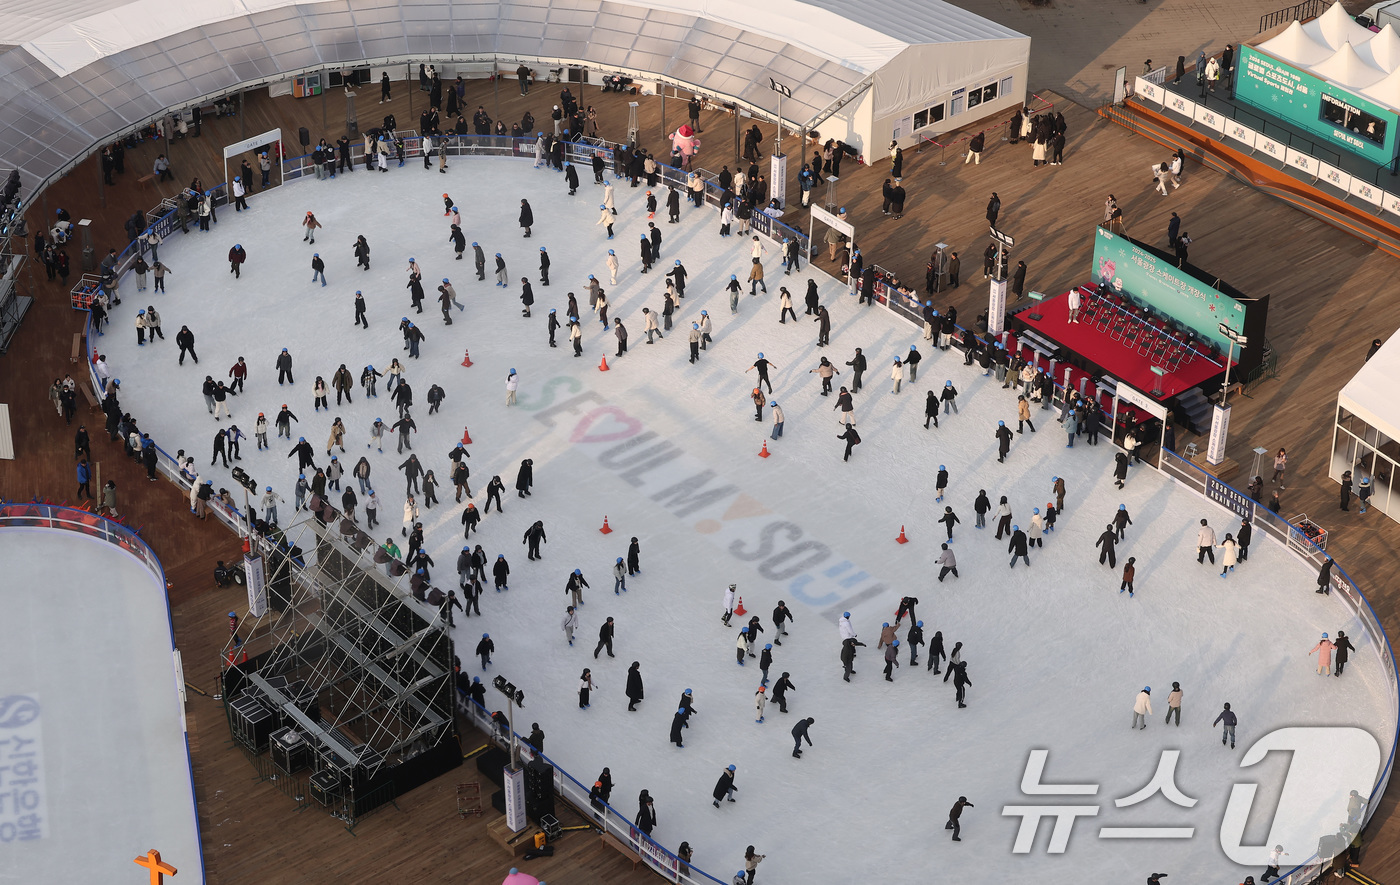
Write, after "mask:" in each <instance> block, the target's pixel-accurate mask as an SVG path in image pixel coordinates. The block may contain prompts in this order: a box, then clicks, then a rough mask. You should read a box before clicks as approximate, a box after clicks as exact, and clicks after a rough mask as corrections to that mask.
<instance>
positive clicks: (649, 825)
mask: <svg viewBox="0 0 1400 885" xmlns="http://www.w3.org/2000/svg"><path fill="white" fill-rule="evenodd" d="M640 804H641V807H640V808H638V809H637V819H636V820H634V821H633V822H632V823H634V824H636V826H637V829H639V830H641V831H642V832H643V833H646V834H647V835H648V836H650V835H651V831H652V830H653V829H655V828H656V809H655V808H653V807H652V801H651V797H650V796H647V797H646V798H644V799H642V800H640Z"/></svg>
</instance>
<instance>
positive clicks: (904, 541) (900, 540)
mask: <svg viewBox="0 0 1400 885" xmlns="http://www.w3.org/2000/svg"><path fill="white" fill-rule="evenodd" d="M895 541H897V542H898V543H900V544H908V543H909V538H908V537H906V536H905V534H904V526H900V527H899V537H898V538H895Z"/></svg>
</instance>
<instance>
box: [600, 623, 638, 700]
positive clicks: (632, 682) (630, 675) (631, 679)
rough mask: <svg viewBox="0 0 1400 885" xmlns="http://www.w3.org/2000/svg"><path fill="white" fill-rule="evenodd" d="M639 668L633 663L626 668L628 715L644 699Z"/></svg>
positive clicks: (635, 662)
mask: <svg viewBox="0 0 1400 885" xmlns="http://www.w3.org/2000/svg"><path fill="white" fill-rule="evenodd" d="M608 621H609V622H610V623H611V621H612V618H609V619H608ZM594 657H597V655H594ZM641 667H642V665H641V662H639V661H633V662H632V666H631V667H628V668H627V688H626V693H627V712H628V713H635V712H637V704H639V703H641V700H642V698H643V697H645V692H643V690H642V670H641Z"/></svg>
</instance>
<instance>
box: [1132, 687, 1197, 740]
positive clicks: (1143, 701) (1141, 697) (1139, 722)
mask: <svg viewBox="0 0 1400 885" xmlns="http://www.w3.org/2000/svg"><path fill="white" fill-rule="evenodd" d="M1151 715H1152V686H1150V685H1144V686H1143V687H1142V691H1140V692H1138V694H1137V699H1136V700H1134V701H1133V728H1135V729H1138V730H1142V729H1144V728H1146V727H1147V717H1148V716H1151ZM1212 727H1214V726H1213V725H1212Z"/></svg>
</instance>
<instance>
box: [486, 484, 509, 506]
mask: <svg viewBox="0 0 1400 885" xmlns="http://www.w3.org/2000/svg"><path fill="white" fill-rule="evenodd" d="M505 489H506V484H505V483H503V482H501V478H500V477H499V476H493V477H491V481H490V482H489V483H487V484H486V508H485V512H486V513H490V512H491V502H492V501H495V502H496V510H497V512H499V513H505V512H506V509H505V507H504V506H502V505H501V493H502V492H504V491H505Z"/></svg>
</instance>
